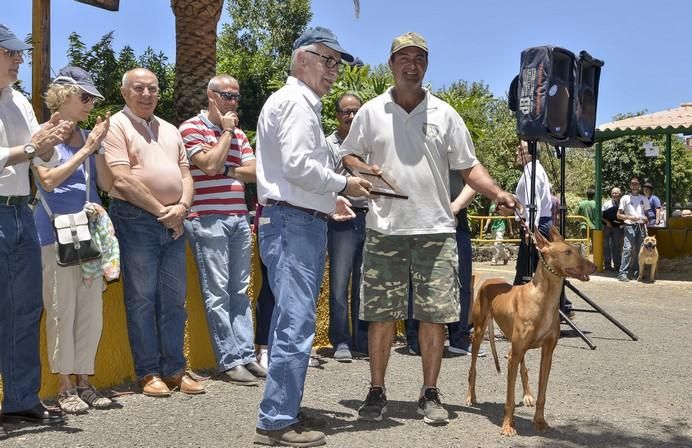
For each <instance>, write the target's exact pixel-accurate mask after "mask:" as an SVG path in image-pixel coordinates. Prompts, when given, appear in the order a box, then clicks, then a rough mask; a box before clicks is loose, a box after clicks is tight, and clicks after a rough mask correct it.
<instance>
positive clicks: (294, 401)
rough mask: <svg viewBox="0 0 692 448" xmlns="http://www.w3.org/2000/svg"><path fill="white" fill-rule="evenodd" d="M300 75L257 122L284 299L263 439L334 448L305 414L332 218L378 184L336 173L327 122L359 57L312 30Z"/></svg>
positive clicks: (273, 268)
mask: <svg viewBox="0 0 692 448" xmlns="http://www.w3.org/2000/svg"><path fill="white" fill-rule="evenodd" d="M293 49H294V50H293V55H292V58H291V75H292V76H290V77H289V78H288V80H287V81H286V85H285V86H284V87H282V88H281V89H279V90H278V91H277V92H275V93H274V94H273V95H272V96H271V97H269V99H268V100H267V102H266V103H265V104H264V107H263V108H262V112H261V113H260V116H259V119H258V123H257V192H258V196H259V202H260V203H261V204H262V205H264V206H265V208H264V210H263V213H262V217H261V218H260V220H259V232H258V233H259V247H260V255H261V257H262V261H263V262H264V264H265V265H266V266H267V272H268V274H269V275H268V280H269V283H270V285H271V289H272V292H273V293H274V297H275V299H276V305H275V309H274V314H273V317H272V323H271V328H270V335H269V347H270V349H269V350H270V353H269V371H268V374H267V383H266V386H265V388H264V398H263V399H262V401H261V402H260V406H259V418H258V421H257V429H256V433H255V443H259V444H265V445H275V444H279V445H284V446H317V445H322V444H324V441H325V437H324V434H323V433H322V432H320V431H314V430H307V429H305V428H304V426H311V424H310V422H309V421H307V419H306V418H305V416H303V415H302V414H301V415H299V411H300V402H301V399H302V397H303V386H304V383H305V375H306V372H307V367H308V360H309V357H310V349H311V347H312V341H313V338H314V335H315V310H316V299H317V295H318V293H319V288H320V283H321V282H322V274H323V272H324V265H325V256H326V246H327V217H328V216H329V215H330V214H331V215H332V216H334V217H335V218H337V219H344V218H348V217H353V216H354V215H353V211H352V210H350V209H349V208H348V206H347V205H348V201H346V200H345V199H343V198H342V199H340V200H339V203H338V210H337V206H336V205H337V193H340V192H343V193H345V194H347V195H349V196H364V195H366V194H367V193H368V191H367V189H368V188H370V184H369V183H368V182H367V181H364V180H362V179H359V178H355V177H348V178H347V177H345V176H343V175H341V174H337V173H335V172H334V171H333V167H332V166H331V162H330V160H331V159H330V150H329V148H328V147H327V142H326V140H325V136H324V133H323V131H322V126H321V116H320V114H321V110H322V103H321V102H320V98H321V97H322V96H324V95H325V94H326V93H327V92H328V91H329V89H330V88H331V86H332V84H333V83H334V81H336V78H337V75H338V72H339V68H338V67H339V63H340V61H341V60H342V59H343V60H345V61H348V62H351V61H353V56H351V55H350V54H349V53H348V52H346V51H345V50H344V49H343V48H341V45H340V44H339V42H338V41H337V39H336V36H335V35H334V33H332V32H331V31H330V30H328V29H326V28H322V27H316V28H309V29H308V30H306V31H305V32H304V33H303V34H302V35H301V36H300V37H299V38H298V39H297V40H296V41H295V42H294V44H293Z"/></svg>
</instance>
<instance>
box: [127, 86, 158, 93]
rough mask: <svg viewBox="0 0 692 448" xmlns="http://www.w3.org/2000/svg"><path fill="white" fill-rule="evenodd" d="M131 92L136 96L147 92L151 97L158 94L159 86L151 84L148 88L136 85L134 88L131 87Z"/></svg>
mask: <svg viewBox="0 0 692 448" xmlns="http://www.w3.org/2000/svg"><path fill="white" fill-rule="evenodd" d="M132 90H134V91H135V92H136V93H137V94H138V95H141V94H143V93H144V91H145V90H148V91H149V93H150V94H151V95H156V94H157V93H159V86H157V85H155V84H151V85H148V86H145V85H142V84H137V85H135V86H132Z"/></svg>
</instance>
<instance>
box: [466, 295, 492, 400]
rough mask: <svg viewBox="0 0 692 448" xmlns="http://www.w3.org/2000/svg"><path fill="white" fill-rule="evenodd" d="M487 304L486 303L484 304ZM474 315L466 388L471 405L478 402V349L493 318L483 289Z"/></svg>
mask: <svg viewBox="0 0 692 448" xmlns="http://www.w3.org/2000/svg"><path fill="white" fill-rule="evenodd" d="M484 304H485V305H484ZM471 313H472V316H473V337H472V338H471V367H469V386H468V389H467V390H466V405H467V406H471V405H472V404H476V403H477V402H478V401H477V399H476V360H477V359H478V350H479V349H480V347H481V342H483V333H484V332H485V327H486V326H487V323H488V320H492V316H491V315H490V306H489V305H487V300H486V299H484V297H483V289H482V288H481V289H480V290H479V291H478V295H477V296H476V300H475V301H474V303H473V309H472V311H471Z"/></svg>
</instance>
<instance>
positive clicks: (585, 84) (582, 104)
mask: <svg viewBox="0 0 692 448" xmlns="http://www.w3.org/2000/svg"><path fill="white" fill-rule="evenodd" d="M601 67H603V61H600V60H598V59H594V58H593V57H591V55H590V54H589V53H587V52H586V51H582V52H581V53H579V60H578V62H577V79H576V82H577V84H576V86H575V96H576V98H575V99H576V101H575V103H574V109H575V110H574V118H575V119H574V133H573V135H572V137H573V140H575V139H576V141H573V142H572V145H571V146H591V145H593V142H594V134H595V131H596V106H597V104H598V83H599V81H600V78H601Z"/></svg>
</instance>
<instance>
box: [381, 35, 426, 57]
mask: <svg viewBox="0 0 692 448" xmlns="http://www.w3.org/2000/svg"><path fill="white" fill-rule="evenodd" d="M406 47H418V48H420V49H421V50H424V51H425V52H426V53H428V43H427V42H426V41H425V39H424V38H423V36H421V35H420V34H418V33H414V32H408V33H406V34H402V35H401V36H397V37H395V38H394V40H393V41H392V49H391V50H390V51H389V56H391V55H393V54H394V53H396V52H397V51H399V50H401V49H402V48H406Z"/></svg>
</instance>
